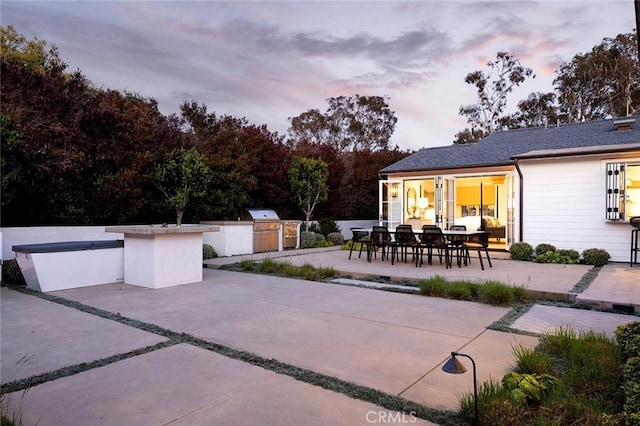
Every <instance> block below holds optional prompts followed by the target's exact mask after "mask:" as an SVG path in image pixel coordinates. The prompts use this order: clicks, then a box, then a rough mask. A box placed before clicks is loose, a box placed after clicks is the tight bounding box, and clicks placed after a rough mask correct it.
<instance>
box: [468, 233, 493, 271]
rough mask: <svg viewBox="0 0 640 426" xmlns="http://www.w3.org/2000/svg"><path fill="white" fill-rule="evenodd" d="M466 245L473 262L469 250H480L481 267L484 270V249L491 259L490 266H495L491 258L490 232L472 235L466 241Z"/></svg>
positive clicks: (489, 259)
mask: <svg viewBox="0 0 640 426" xmlns="http://www.w3.org/2000/svg"><path fill="white" fill-rule="evenodd" d="M464 245H465V247H466V256H467V258H468V259H469V263H471V257H470V256H469V250H476V251H477V252H478V259H480V267H481V268H482V270H483V271H484V263H482V252H483V251H484V252H485V254H486V255H487V260H488V261H489V267H490V268H493V265H492V264H491V258H490V257H489V250H488V247H489V233H488V232H486V233H482V234H477V235H470V236H469V238H468V239H467V241H466V242H465V243H464Z"/></svg>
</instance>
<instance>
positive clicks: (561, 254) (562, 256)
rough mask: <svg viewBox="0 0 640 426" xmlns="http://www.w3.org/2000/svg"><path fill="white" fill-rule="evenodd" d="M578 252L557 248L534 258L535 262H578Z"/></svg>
mask: <svg viewBox="0 0 640 426" xmlns="http://www.w3.org/2000/svg"><path fill="white" fill-rule="evenodd" d="M579 258H580V254H579V253H578V252H577V251H575V250H570V249H569V250H567V249H563V250H557V251H548V252H546V253H543V254H541V255H538V256H537V257H536V259H535V261H536V262H537V263H564V264H576V263H578V262H579V260H578V259H579Z"/></svg>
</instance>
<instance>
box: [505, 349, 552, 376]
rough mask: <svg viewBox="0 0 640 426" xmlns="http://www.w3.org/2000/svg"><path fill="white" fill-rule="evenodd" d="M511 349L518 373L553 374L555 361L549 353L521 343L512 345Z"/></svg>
mask: <svg viewBox="0 0 640 426" xmlns="http://www.w3.org/2000/svg"><path fill="white" fill-rule="evenodd" d="M512 351H513V356H514V357H515V359H516V366H517V371H518V372H519V373H529V374H536V373H538V374H555V369H554V366H555V361H554V359H553V358H552V357H551V356H550V355H549V354H547V353H545V352H542V351H538V350H536V349H532V348H528V347H526V346H524V345H522V344H519V345H517V346H514V347H513V348H512Z"/></svg>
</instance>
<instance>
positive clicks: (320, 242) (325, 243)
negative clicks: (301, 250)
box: [314, 240, 333, 247]
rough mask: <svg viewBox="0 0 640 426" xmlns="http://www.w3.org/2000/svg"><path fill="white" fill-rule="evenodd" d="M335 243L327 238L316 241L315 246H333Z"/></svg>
mask: <svg viewBox="0 0 640 426" xmlns="http://www.w3.org/2000/svg"><path fill="white" fill-rule="evenodd" d="M332 246H333V243H332V242H331V241H327V240H318V241H316V243H315V245H314V247H332Z"/></svg>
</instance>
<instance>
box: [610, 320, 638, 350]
mask: <svg viewBox="0 0 640 426" xmlns="http://www.w3.org/2000/svg"><path fill="white" fill-rule="evenodd" d="M615 336H616V341H617V342H618V345H619V346H620V350H621V351H622V356H623V357H624V358H625V359H628V358H631V357H633V356H638V354H640V321H633V322H630V323H627V324H623V325H619V326H618V327H617V328H616V330H615Z"/></svg>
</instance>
